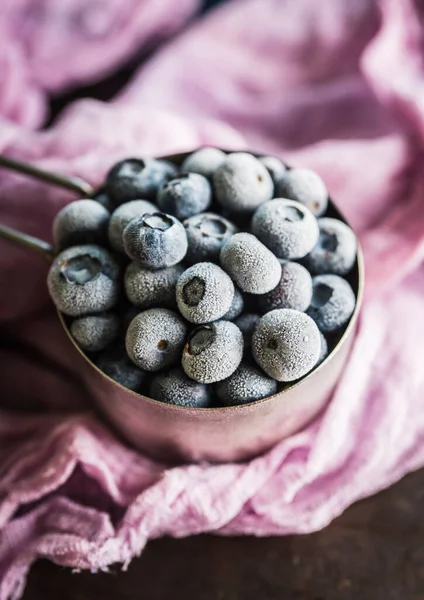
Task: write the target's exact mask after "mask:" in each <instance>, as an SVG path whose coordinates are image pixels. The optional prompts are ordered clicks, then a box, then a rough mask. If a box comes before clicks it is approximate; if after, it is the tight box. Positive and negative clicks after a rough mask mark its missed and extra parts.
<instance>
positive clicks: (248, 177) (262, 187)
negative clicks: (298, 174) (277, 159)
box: [213, 152, 274, 213]
mask: <svg viewBox="0 0 424 600" xmlns="http://www.w3.org/2000/svg"><path fill="white" fill-rule="evenodd" d="M213 184H214V190H215V195H216V199H217V201H218V202H219V204H221V206H223V207H225V208H227V209H228V210H230V211H232V212H235V213H252V212H253V211H254V210H255V209H256V208H257V207H258V206H259V205H260V204H262V202H265V201H266V200H269V199H270V198H272V194H273V191H274V184H273V183H272V179H271V175H270V174H269V173H268V170H267V169H266V167H265V166H264V165H263V164H262V163H261V162H260V161H259V160H258V159H257V158H255V157H254V156H253V155H252V154H248V153H247V152H233V153H232V154H229V155H228V156H227V157H226V159H225V161H224V162H223V163H222V165H221V166H220V167H219V168H218V169H217V170H216V171H215V173H214V176H213Z"/></svg>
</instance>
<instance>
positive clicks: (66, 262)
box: [47, 245, 120, 317]
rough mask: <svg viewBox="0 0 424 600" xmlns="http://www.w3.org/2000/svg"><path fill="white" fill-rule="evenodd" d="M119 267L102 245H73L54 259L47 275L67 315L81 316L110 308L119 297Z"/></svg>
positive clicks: (58, 304) (54, 297)
mask: <svg viewBox="0 0 424 600" xmlns="http://www.w3.org/2000/svg"><path fill="white" fill-rule="evenodd" d="M119 280H120V267H119V264H118V263H117V261H116V259H115V258H114V257H113V255H112V254H111V253H110V252H108V251H107V250H105V249H104V248H100V247H99V246H94V245H83V246H73V247H72V248H68V249H67V250H64V251H63V252H61V253H60V254H58V255H57V256H56V258H55V259H54V261H53V263H52V265H51V267H50V270H49V274H48V278H47V285H48V288H49V292H50V296H51V298H52V300H53V302H54V303H55V305H56V308H57V309H58V310H60V311H61V312H63V313H64V314H65V315H69V316H71V317H79V316H81V315H84V314H88V313H99V312H103V311H105V310H109V309H111V308H112V307H113V306H114V305H115V304H116V303H117V301H118V299H119V293H120V281H119Z"/></svg>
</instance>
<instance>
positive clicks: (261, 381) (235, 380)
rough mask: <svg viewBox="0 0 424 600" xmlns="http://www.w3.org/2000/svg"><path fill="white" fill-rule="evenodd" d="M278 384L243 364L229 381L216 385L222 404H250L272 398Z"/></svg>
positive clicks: (254, 368)
mask: <svg viewBox="0 0 424 600" xmlns="http://www.w3.org/2000/svg"><path fill="white" fill-rule="evenodd" d="M276 392H277V382H276V381H275V379H271V378H270V377H268V376H267V375H265V373H263V372H262V371H260V370H259V369H257V368H256V367H253V366H251V365H249V364H246V363H242V364H241V365H240V366H239V367H238V369H237V370H236V371H234V373H233V374H232V375H230V377H228V378H227V379H224V380H223V381H220V382H219V383H217V384H216V393H217V396H218V398H219V399H220V400H221V402H222V404H224V405H225V406H234V405H237V404H248V403H249V402H255V400H261V399H262V398H267V397H268V396H272V394H275V393H276Z"/></svg>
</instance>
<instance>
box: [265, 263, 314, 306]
mask: <svg viewBox="0 0 424 600" xmlns="http://www.w3.org/2000/svg"><path fill="white" fill-rule="evenodd" d="M280 262H281V278H280V281H279V282H278V284H277V285H276V287H275V288H274V289H273V290H271V291H270V292H268V293H267V294H263V295H262V296H259V297H258V306H259V308H260V310H261V312H262V313H267V312H269V311H270V310H275V309H276V308H293V309H295V310H300V311H302V312H303V311H305V310H307V308H308V307H309V305H310V303H311V299H312V277H311V275H310V274H309V271H307V270H306V269H305V267H303V266H302V265H299V263H295V262H290V261H284V260H283V261H280Z"/></svg>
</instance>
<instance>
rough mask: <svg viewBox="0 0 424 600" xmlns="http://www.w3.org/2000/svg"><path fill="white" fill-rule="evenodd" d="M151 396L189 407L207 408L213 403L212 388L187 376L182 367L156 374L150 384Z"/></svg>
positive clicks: (161, 400) (167, 402) (168, 402)
mask: <svg viewBox="0 0 424 600" xmlns="http://www.w3.org/2000/svg"><path fill="white" fill-rule="evenodd" d="M150 396H151V397H152V398H153V399H154V400H159V401H160V402H166V404H174V405H175V406H185V407H187V408H207V407H208V406H210V405H211V403H212V390H211V388H210V387H208V386H207V385H205V384H204V383H198V382H197V381H194V380H193V379H190V377H187V375H186V374H185V373H184V371H183V370H182V369H181V368H180V367H178V368H174V369H171V370H170V371H168V372H167V373H159V375H156V376H155V377H154V379H153V381H152V383H151V386H150Z"/></svg>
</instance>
